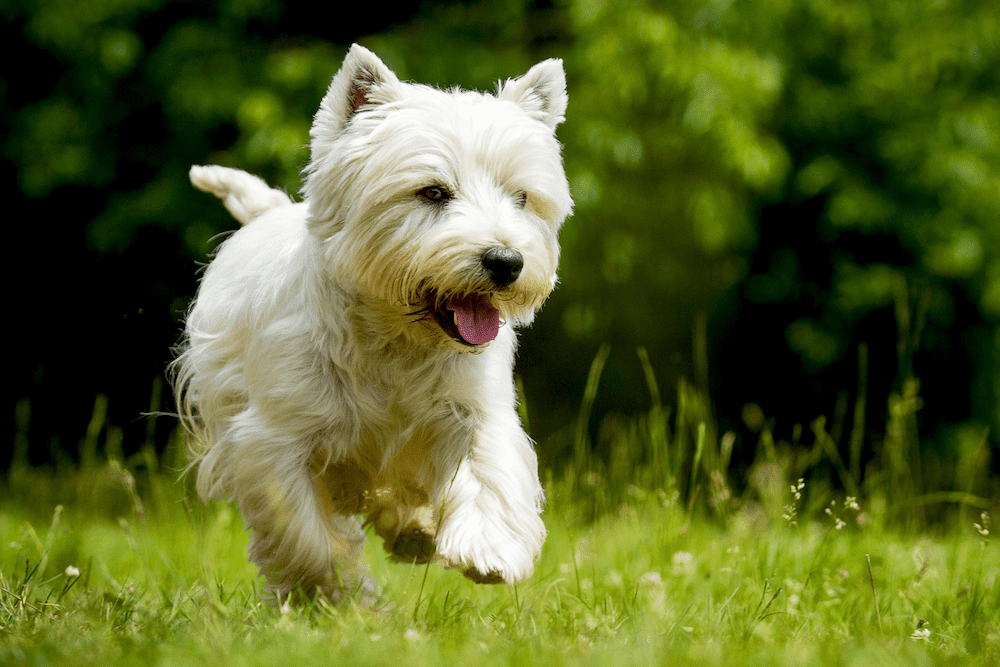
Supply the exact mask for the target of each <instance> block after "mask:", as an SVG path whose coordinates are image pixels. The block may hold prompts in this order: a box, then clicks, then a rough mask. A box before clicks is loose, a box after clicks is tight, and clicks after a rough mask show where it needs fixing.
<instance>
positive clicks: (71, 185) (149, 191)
mask: <svg viewBox="0 0 1000 667" xmlns="http://www.w3.org/2000/svg"><path fill="white" fill-rule="evenodd" d="M353 11H360V10H353ZM0 15H2V16H3V17H4V21H5V25H6V27H5V34H6V35H8V36H9V37H15V38H16V39H18V40H22V41H23V44H24V46H25V49H26V53H29V54H33V55H34V56H38V57H37V58H36V60H37V61H38V62H37V64H36V66H37V67H39V68H40V69H39V70H38V71H40V72H42V74H41V75H33V76H32V83H31V85H30V86H29V85H27V84H26V83H25V81H27V80H28V79H27V78H25V77H23V76H21V78H18V76H20V75H17V74H15V73H13V70H12V71H11V72H10V73H5V74H3V75H2V76H0V90H7V91H8V92H9V91H14V92H15V93H16V95H15V96H14V97H13V98H12V97H9V96H8V100H7V101H6V102H5V103H4V107H3V112H4V113H3V118H4V124H5V129H6V130H8V131H7V133H6V136H5V138H4V139H3V151H4V155H5V157H6V158H7V159H8V160H9V162H10V163H11V164H12V165H13V172H12V173H13V175H14V176H15V178H16V183H17V187H18V189H19V191H20V196H22V197H24V198H27V199H29V200H34V201H46V202H47V203H48V205H50V206H55V205H56V204H54V203H53V202H54V201H57V200H58V199H59V198H60V197H63V196H64V194H65V193H66V192H73V193H77V194H78V193H79V192H81V191H83V192H84V193H87V195H86V196H89V197H91V198H92V199H96V200H98V201H99V202H100V203H99V205H97V206H95V207H94V208H95V209H96V212H95V215H94V216H93V217H92V219H90V218H88V219H85V220H80V224H86V225H87V239H88V243H89V244H90V248H91V250H93V251H95V252H97V253H100V254H108V253H127V252H128V249H129V247H130V244H131V243H132V242H133V240H134V238H135V237H136V234H137V233H138V232H139V230H141V229H142V228H144V227H150V226H153V227H158V228H162V229H166V230H169V231H171V232H172V233H174V234H176V235H178V236H180V237H182V238H183V239H184V244H185V246H186V248H187V249H188V252H189V253H190V255H191V256H192V257H195V258H199V259H204V258H205V257H206V255H207V253H208V252H209V251H210V249H211V248H212V247H213V246H214V243H215V241H214V240H213V237H214V236H215V235H216V234H218V233H219V232H221V231H223V230H225V229H229V228H231V227H232V223H231V222H230V221H229V220H228V219H227V218H226V216H225V214H224V212H222V211H221V207H217V206H215V205H214V203H210V202H208V200H207V199H205V198H202V197H201V196H200V195H198V194H197V193H195V192H193V191H192V190H190V189H189V187H188V185H187V183H186V170H187V167H188V165H190V164H191V163H210V162H214V163H221V164H225V165H230V166H236V167H241V168H244V169H246V170H248V171H251V172H254V173H258V174H260V175H262V176H264V177H265V178H266V179H267V180H269V181H270V182H272V183H275V184H278V185H280V186H283V187H285V188H286V189H288V190H289V191H290V192H295V191H297V189H298V187H299V185H300V180H299V175H298V172H299V169H300V168H301V167H302V166H303V164H304V163H305V160H306V157H307V155H306V148H305V147H306V145H307V142H308V129H309V124H310V120H311V117H312V114H313V113H314V112H315V109H316V107H317V104H318V101H319V99H320V98H321V96H322V94H323V92H324V91H325V89H326V86H327V85H328V83H329V80H330V78H331V76H332V74H333V73H334V72H335V71H336V69H337V67H338V66H339V62H340V59H341V57H342V55H343V53H344V50H345V46H346V44H345V43H332V42H331V41H330V38H331V35H330V34H328V33H324V30H328V29H329V28H328V27H325V26H323V25H321V23H322V22H323V21H326V19H323V20H322V21H316V22H310V21H308V20H304V21H303V20H301V19H303V18H306V19H308V17H309V14H308V10H300V11H299V13H297V14H296V13H293V10H292V9H290V8H288V7H285V6H283V5H282V4H281V3H276V2H272V1H269V0H214V1H213V2H207V3H189V2H178V3H167V2H165V1H164V0H90V1H89V2H87V3H85V4H80V3H76V2H70V1H68V0H49V1H47V2H44V3H37V4H36V3H28V2H14V3H13V4H10V5H8V6H6V7H5V8H4V9H2V10H0ZM353 16H354V15H353V14H352V15H351V16H345V17H344V21H342V22H341V24H343V25H350V23H351V19H352V18H353ZM390 20H391V17H387V20H386V25H388V23H389V22H390ZM332 37H333V38H335V39H337V38H341V37H342V35H341V34H340V33H338V34H337V35H333V36H332ZM350 38H351V39H353V38H359V41H362V42H363V43H364V44H365V45H366V46H368V47H369V48H371V49H373V50H374V51H376V52H377V53H378V54H379V55H380V56H381V57H382V58H383V59H384V60H385V61H386V63H387V64H388V65H389V66H390V67H392V68H394V69H395V70H396V71H397V73H398V74H399V75H400V76H401V77H403V78H408V79H413V80H418V81H423V82H431V83H434V84H437V85H441V86H451V85H462V86H466V87H474V88H480V89H490V88H492V86H493V84H494V83H495V81H496V80H497V79H500V78H506V77H510V76H514V75H516V74H518V73H520V72H523V71H524V70H525V69H527V67H528V66H530V64H532V63H533V62H535V61H536V60H538V59H540V58H543V57H550V56H557V57H562V58H564V60H565V65H566V68H567V72H568V76H569V85H570V110H569V114H568V118H567V122H566V123H565V125H564V126H563V127H561V128H560V138H561V139H562V141H563V142H564V144H565V154H566V166H567V172H568V175H569V178H570V181H571V186H572V190H573V193H574V197H575V200H576V213H575V217H574V218H573V219H572V220H571V221H570V222H569V224H568V225H567V226H566V228H565V232H564V234H563V236H562V239H563V248H564V251H563V258H564V259H563V264H562V270H561V278H562V285H561V286H560V288H559V289H558V290H557V292H556V294H555V295H554V296H553V298H552V300H551V301H550V304H549V305H548V306H547V307H546V311H545V313H544V315H543V317H541V318H539V322H538V324H537V325H536V327H535V330H533V331H530V332H528V333H527V336H528V338H529V343H528V344H526V345H525V348H524V352H523V356H522V363H523V364H524V365H526V366H528V367H530V368H532V369H533V370H532V375H530V376H528V378H527V380H526V386H527V388H528V393H529V398H530V399H531V400H530V401H529V404H530V405H531V406H532V408H533V409H534V413H533V415H532V420H533V423H540V424H543V428H545V429H548V430H551V429H552V428H554V427H555V426H557V425H559V424H560V423H567V422H568V421H569V418H570V417H571V410H573V409H575V405H576V404H577V403H578V399H579V395H580V393H581V392H582V386H583V384H584V379H585V378H586V375H587V369H588V368H589V364H590V361H591V360H592V358H593V356H594V354H595V352H596V350H597V348H598V346H599V345H600V344H601V343H604V342H612V343H613V344H614V345H615V346H616V347H617V348H619V349H623V350H624V351H625V356H627V357H628V358H629V360H630V361H628V362H619V366H621V367H620V368H619V369H618V371H617V375H616V371H615V370H614V366H615V363H616V362H615V360H614V358H612V360H611V362H609V370H608V371H607V372H606V376H605V377H606V380H605V381H606V382H608V383H609V385H608V386H609V393H610V394H612V402H614V396H615V395H616V393H619V392H620V393H621V394H622V395H623V396H625V397H626V398H625V399H624V403H625V406H624V407H625V408H626V409H627V407H628V404H629V401H632V400H634V397H635V396H643V395H644V394H643V392H645V391H646V383H645V381H644V379H643V372H644V371H643V368H642V366H641V365H640V364H639V363H637V362H636V360H635V356H634V354H633V351H634V350H635V349H636V348H637V347H638V346H646V348H647V349H648V350H649V359H650V360H651V363H653V364H654V365H656V366H658V368H659V370H660V372H661V374H662V375H663V376H665V377H668V378H671V379H672V380H674V381H675V382H674V384H675V383H676V380H677V378H679V377H682V376H691V375H694V374H696V373H697V369H695V368H693V367H692V362H691V361H689V360H690V358H691V357H692V353H691V345H692V341H691V338H692V333H691V331H692V323H693V322H695V321H696V320H697V318H698V317H699V314H702V313H705V314H708V315H709V317H710V319H709V322H710V330H711V333H710V336H709V338H710V340H711V343H712V344H713V345H715V346H716V347H717V348H725V347H727V346H733V349H735V350H738V351H739V355H742V356H743V357H751V356H755V355H760V356H768V355H770V354H772V353H774V352H775V351H776V350H778V349H779V348H780V349H781V350H784V351H786V352H788V354H789V355H790V356H789V357H787V358H788V359H792V360H794V361H795V364H796V368H795V372H796V373H798V375H796V374H795V373H792V374H791V376H793V377H821V378H826V377H827V376H824V375H823V373H825V372H828V371H829V370H830V369H832V368H835V367H838V365H839V366H846V367H847V368H848V369H849V372H848V373H847V374H846V375H847V376H850V375H851V373H853V372H854V369H855V368H856V367H857V361H856V358H857V355H858V354H859V353H858V343H859V342H862V343H863V342H865V341H866V336H867V335H868V334H867V333H866V330H865V329H864V326H865V323H866V322H868V321H869V319H870V316H872V314H873V313H889V314H890V315H891V317H890V318H889V319H888V320H884V322H888V326H890V327H894V328H895V329H896V330H895V331H890V332H889V337H890V338H891V339H892V340H893V341H895V342H897V343H898V345H896V353H895V354H894V355H892V356H891V357H890V358H885V357H884V356H880V355H877V354H873V356H872V361H871V365H872V367H873V368H875V367H880V368H883V371H882V372H883V373H888V375H890V376H891V386H890V387H889V388H890V389H891V391H893V392H894V395H897V396H902V395H904V393H905V392H904V388H905V387H906V386H907V385H906V383H907V382H908V381H909V380H911V379H913V378H914V377H922V378H923V379H924V380H925V383H929V382H930V381H931V379H933V381H934V383H936V385H937V386H941V387H943V388H944V389H943V392H942V393H943V394H945V395H947V394H949V393H950V394H951V395H953V396H958V395H962V396H963V398H962V399H961V400H962V401H963V403H962V405H963V406H965V405H967V408H961V409H959V410H958V413H959V414H958V415H957V416H949V419H950V420H951V421H952V422H955V423H959V424H966V425H970V424H971V425H973V426H982V425H991V426H992V428H993V435H992V436H991V441H992V442H993V443H996V442H997V437H996V433H998V429H1000V352H998V349H1000V328H998V322H1000V225H998V220H1000V97H998V91H1000V87H998V84H1000V81H998V71H1000V14H998V13H997V11H996V7H995V6H994V3H993V2H992V1H991V0H942V1H938V2H930V1H913V2H902V1H888V2H878V3H872V2H868V1H866V0H796V1H794V2H793V1H792V0H774V1H771V2H750V1H742V2H741V1H735V0H678V1H673V2H656V1H653V0H616V1H615V2H611V1H604V0H561V1H559V2H556V3H555V4H549V3H546V2H529V1H528V0H503V1H501V2H464V3H463V2H445V3H423V4H421V6H420V9H419V11H418V12H417V13H416V15H415V16H407V17H406V20H405V22H404V23H400V24H397V25H395V26H393V27H392V28H391V29H380V30H378V31H376V32H375V33H374V34H371V35H368V36H363V35H354V36H352V37H350ZM65 206H66V208H67V209H72V207H73V204H72V203H69V202H67V203H66V204H65ZM68 218H69V219H73V216H71V215H70V216H68ZM803 239H806V240H807V241H808V247H806V246H804V245H803ZM748 313H749V315H747V314H748ZM757 314H759V315H760V316H761V317H764V316H766V317H767V318H768V319H769V323H770V324H771V325H772V328H773V325H774V323H775V322H776V321H777V322H779V328H778V330H779V331H782V332H783V337H782V336H778V337H777V338H778V339H777V340H775V339H774V337H770V338H767V337H764V338H760V339H758V338H755V337H754V333H753V332H754V329H755V328H756V324H755V322H756V321H755V320H753V319H752V317H757V316H758V315H757ZM744 316H747V317H751V319H749V320H748V319H747V317H744ZM741 317H742V319H740V318H741ZM734 323H737V324H738V325H739V326H738V327H737V326H736V324H734ZM758 344H759V345H761V346H764V345H766V346H767V347H758V348H756V349H755V347H754V346H757V345H758ZM955 348H959V352H957V353H956V352H954V349H955ZM644 354H645V353H644ZM956 355H957V356H956ZM937 357H940V358H942V359H945V361H944V362H943V363H942V364H939V365H938V366H934V365H933V364H931V365H928V366H926V370H922V367H921V360H922V359H927V360H931V361H933V360H934V359H935V358H937ZM776 358H777V357H776ZM954 358H961V359H964V360H966V361H967V365H968V367H969V371H968V372H967V373H965V374H964V375H962V374H959V375H958V376H957V377H948V375H947V373H943V372H942V368H944V369H947V366H948V364H950V363H951V361H950V360H952V359H954ZM886 368H888V370H885V369H886ZM784 371H785V369H783V368H782V367H780V365H779V366H778V367H777V368H775V369H774V375H773V376H772V377H766V378H765V377H760V376H759V375H757V374H754V373H751V372H749V371H748V372H746V373H744V372H743V371H742V370H741V368H739V367H738V364H737V363H733V362H732V361H731V360H730V362H729V363H727V365H726V366H725V367H722V368H720V367H718V366H713V367H712V369H711V375H713V376H714V377H716V378H719V377H721V378H723V381H724V384H725V385H726V386H727V388H728V390H729V391H731V392H732V393H734V394H737V395H739V396H740V398H739V400H740V401H741V402H750V401H753V400H756V399H755V391H756V389H757V388H758V387H759V386H760V385H761V384H763V383H772V384H777V385H779V386H780V387H781V390H782V391H784V392H786V393H788V394H795V393H798V392H799V388H798V387H797V386H796V385H795V384H794V382H792V381H787V382H785V383H784V384H783V383H782V379H781V378H782V375H783V374H784ZM933 373H937V376H935V377H933V378H929V377H928V375H931V374H933ZM830 377H833V376H830ZM836 377H838V378H839V377H841V376H836ZM616 378H617V379H616ZM704 379H705V378H701V380H704ZM823 381H824V382H826V381H827V380H823ZM838 381H839V380H838ZM533 383H534V384H533ZM862 383H863V378H859V379H857V380H855V379H851V380H850V381H844V382H842V384H841V385H840V386H836V387H833V388H832V391H834V392H835V391H837V390H839V389H849V390H851V391H854V385H855V384H862ZM669 384H671V383H668V386H669ZM630 387H631V388H635V390H634V391H633V390H632V389H627V388H630ZM967 387H968V388H967ZM533 388H534V389H533ZM630 392H632V393H630ZM635 392H638V393H635ZM822 397H823V400H826V398H828V397H827V396H826V395H825V394H824V395H823V396H822ZM87 400H89V399H87ZM657 400H659V399H657ZM866 400H869V401H870V402H872V403H873V404H874V405H876V408H877V409H876V410H875V412H876V413H879V411H881V413H879V414H882V415H883V418H884V419H888V413H889V410H890V405H889V404H888V403H887V399H886V396H885V394H884V393H883V394H882V395H869V396H868V398H867V399H866ZM618 407H622V406H621V405H619V406H618ZM633 407H635V406H633ZM641 407H642V409H645V406H641ZM765 409H766V410H772V411H773V410H777V409H778V408H777V406H765ZM811 409H812V410H813V412H812V413H810V414H802V415H800V416H797V417H796V419H798V420H800V421H803V422H805V421H808V420H810V419H813V418H814V417H816V416H817V415H818V414H820V413H823V412H824V411H830V410H831V409H832V408H831V406H830V405H828V404H823V405H817V406H814V407H813V408H811ZM935 409H937V408H936V407H935V406H934V405H926V404H925V405H924V407H923V410H924V414H932V413H933V411H934V410H935ZM733 418H734V419H736V417H735V416H734V417H733ZM939 421H940V420H938V422H939ZM946 421H947V420H946ZM935 424H936V425H937V426H940V424H938V423H937V422H935ZM976 432H977V433H979V432H981V429H980V430H977V431H976ZM840 444H844V445H845V446H846V443H840Z"/></svg>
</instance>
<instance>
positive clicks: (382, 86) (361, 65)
mask: <svg viewBox="0 0 1000 667" xmlns="http://www.w3.org/2000/svg"><path fill="white" fill-rule="evenodd" d="M399 95H400V83H399V79H398V78H397V77H396V75H395V74H394V73H393V71H392V70H391V69H389V68H388V67H386V66H385V63H383V62H382V61H381V60H379V57H378V56H376V55H375V54H374V53H372V52H371V51H369V50H368V49H366V48H365V47H363V46H360V45H358V44H353V45H352V46H351V48H350V50H349V51H348V52H347V55H346V56H345V57H344V63H343V64H342V65H341V66H340V70H339V71H338V72H337V74H336V75H335V76H334V77H333V81H332V82H331V83H330V88H329V89H328V90H327V91H326V96H325V97H324V98H323V102H322V103H321V104H320V107H319V112H318V113H317V114H316V118H315V121H314V124H313V132H312V133H311V134H313V137H314V138H315V137H316V133H317V129H318V127H317V126H321V127H322V128H323V130H325V132H324V135H325V137H324V138H331V136H333V135H337V134H340V133H341V132H343V130H344V128H346V127H347V124H348V123H349V122H350V120H351V118H352V117H353V116H354V115H355V114H356V113H357V112H358V111H360V110H361V109H362V108H364V107H366V106H368V105H377V104H386V103H387V102H392V101H394V100H396V99H398V98H399ZM331 131H332V135H331Z"/></svg>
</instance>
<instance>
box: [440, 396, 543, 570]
mask: <svg viewBox="0 0 1000 667" xmlns="http://www.w3.org/2000/svg"><path fill="white" fill-rule="evenodd" d="M474 421H475V422H476V424H475V426H474V427H473V428H472V432H471V435H470V434H468V433H467V434H466V436H465V438H466V439H464V440H461V439H460V438H459V437H455V438H454V439H451V440H448V439H446V440H445V441H444V442H442V443H440V445H439V451H438V452H437V454H438V456H437V457H435V458H436V459H437V461H436V462H437V464H438V465H437V466H436V468H437V470H436V474H437V475H438V476H439V479H438V480H437V481H438V484H439V485H440V487H439V488H441V494H440V495H439V496H438V497H440V498H442V499H443V500H442V502H441V508H440V511H441V515H440V527H439V529H438V534H437V552H438V555H439V556H440V557H442V558H443V559H444V560H445V561H446V562H447V563H448V564H449V565H451V566H454V567H462V568H463V569H464V570H465V574H466V576H467V577H469V578H470V579H472V580H473V581H476V582H477V583H492V584H496V583H501V582H506V583H509V584H515V583H517V582H519V581H523V580H524V579H527V578H528V577H530V576H531V574H532V572H533V571H534V567H535V558H536V557H537V556H538V554H539V553H540V552H541V548H542V543H543V542H544V540H545V525H544V524H543V523H542V520H541V517H540V516H539V514H540V513H541V504H542V488H541V484H540V483H539V481H538V460H537V458H536V456H535V451H534V448H533V447H532V444H531V440H530V439H529V438H528V436H527V435H526V434H525V433H524V430H523V429H522V428H521V424H520V421H519V419H518V417H517V414H516V412H514V411H513V410H510V411H509V412H508V413H504V414H500V415H489V416H486V417H485V418H482V419H477V420H474Z"/></svg>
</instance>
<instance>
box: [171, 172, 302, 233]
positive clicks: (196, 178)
mask: <svg viewBox="0 0 1000 667" xmlns="http://www.w3.org/2000/svg"><path fill="white" fill-rule="evenodd" d="M189 176H190V177H191V183H192V184H193V185H194V186H195V187H196V188H198V189H199V190H203V191H205V192H209V193H211V194H213V195H215V196H216V197H218V198H219V199H221V200H222V203H223V204H224V205H225V207H226V210H227V211H229V212H230V213H231V214H232V215H233V217H234V218H236V219H237V220H239V221H240V224H241V225H245V224H247V223H248V222H250V221H251V220H253V219H254V218H256V217H257V216H259V215H261V214H263V213H266V212H267V211H270V210H271V209H272V208H278V207H279V206H286V205H288V204H291V203H292V200H291V198H290V197H289V196H288V195H287V194H285V193H284V192H282V191H281V190H278V189H276V188H271V187H268V185H267V183H265V182H264V179H262V178H259V177H257V176H254V175H253V174H248V173H247V172H245V171H242V170H240V169H230V168H229V167H220V166H218V165H214V164H213V165H209V166H206V167H202V166H198V165H195V166H193V167H191V171H190V172H189Z"/></svg>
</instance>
